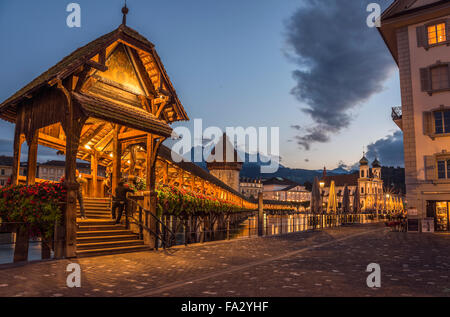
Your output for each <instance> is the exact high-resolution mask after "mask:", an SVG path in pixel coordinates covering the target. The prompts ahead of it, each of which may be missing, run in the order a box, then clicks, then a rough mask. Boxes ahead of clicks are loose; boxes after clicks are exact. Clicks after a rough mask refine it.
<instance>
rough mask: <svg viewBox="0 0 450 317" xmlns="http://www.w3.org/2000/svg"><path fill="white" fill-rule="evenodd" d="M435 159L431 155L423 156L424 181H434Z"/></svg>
mask: <svg viewBox="0 0 450 317" xmlns="http://www.w3.org/2000/svg"><path fill="white" fill-rule="evenodd" d="M436 177H437V176H436V159H435V158H434V156H433V155H430V156H425V179H426V180H427V181H432V180H436Z"/></svg>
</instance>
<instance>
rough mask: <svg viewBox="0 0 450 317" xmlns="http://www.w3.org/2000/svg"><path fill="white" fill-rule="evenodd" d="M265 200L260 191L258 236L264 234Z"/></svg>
mask: <svg viewBox="0 0 450 317" xmlns="http://www.w3.org/2000/svg"><path fill="white" fill-rule="evenodd" d="M263 227H264V202H263V193H258V237H262V236H263V235H264V231H263Z"/></svg>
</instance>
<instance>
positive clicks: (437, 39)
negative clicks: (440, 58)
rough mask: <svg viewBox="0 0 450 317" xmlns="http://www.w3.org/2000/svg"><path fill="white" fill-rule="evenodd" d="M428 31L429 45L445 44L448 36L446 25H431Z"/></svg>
mask: <svg viewBox="0 0 450 317" xmlns="http://www.w3.org/2000/svg"><path fill="white" fill-rule="evenodd" d="M427 31H428V45H434V44H438V43H442V42H445V41H446V40H447V36H446V34H445V23H439V24H434V25H430V26H428V28H427Z"/></svg>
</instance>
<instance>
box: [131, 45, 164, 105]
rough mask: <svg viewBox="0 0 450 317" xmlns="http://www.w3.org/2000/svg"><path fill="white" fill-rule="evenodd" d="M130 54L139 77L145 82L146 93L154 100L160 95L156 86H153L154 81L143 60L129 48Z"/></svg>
mask: <svg viewBox="0 0 450 317" xmlns="http://www.w3.org/2000/svg"><path fill="white" fill-rule="evenodd" d="M128 50H129V52H130V53H131V54H130V55H131V59H132V61H133V64H134V66H135V67H136V70H137V72H138V76H139V77H140V79H141V81H142V82H143V84H144V86H145V90H146V92H147V93H148V94H149V95H151V96H152V97H153V98H154V97H156V96H157V95H158V94H157V92H156V89H155V86H154V85H153V82H152V80H151V79H150V77H149V75H148V72H147V69H145V66H144V64H143V63H142V60H141V58H140V56H139V54H138V52H136V50H135V49H133V48H131V47H128Z"/></svg>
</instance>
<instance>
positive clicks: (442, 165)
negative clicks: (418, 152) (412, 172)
mask: <svg viewBox="0 0 450 317" xmlns="http://www.w3.org/2000/svg"><path fill="white" fill-rule="evenodd" d="M449 163H450V161H438V162H437V166H438V178H439V179H446V178H447V173H446V172H447V170H448V166H446V165H447V164H449ZM446 167H447V168H446Z"/></svg>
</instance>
